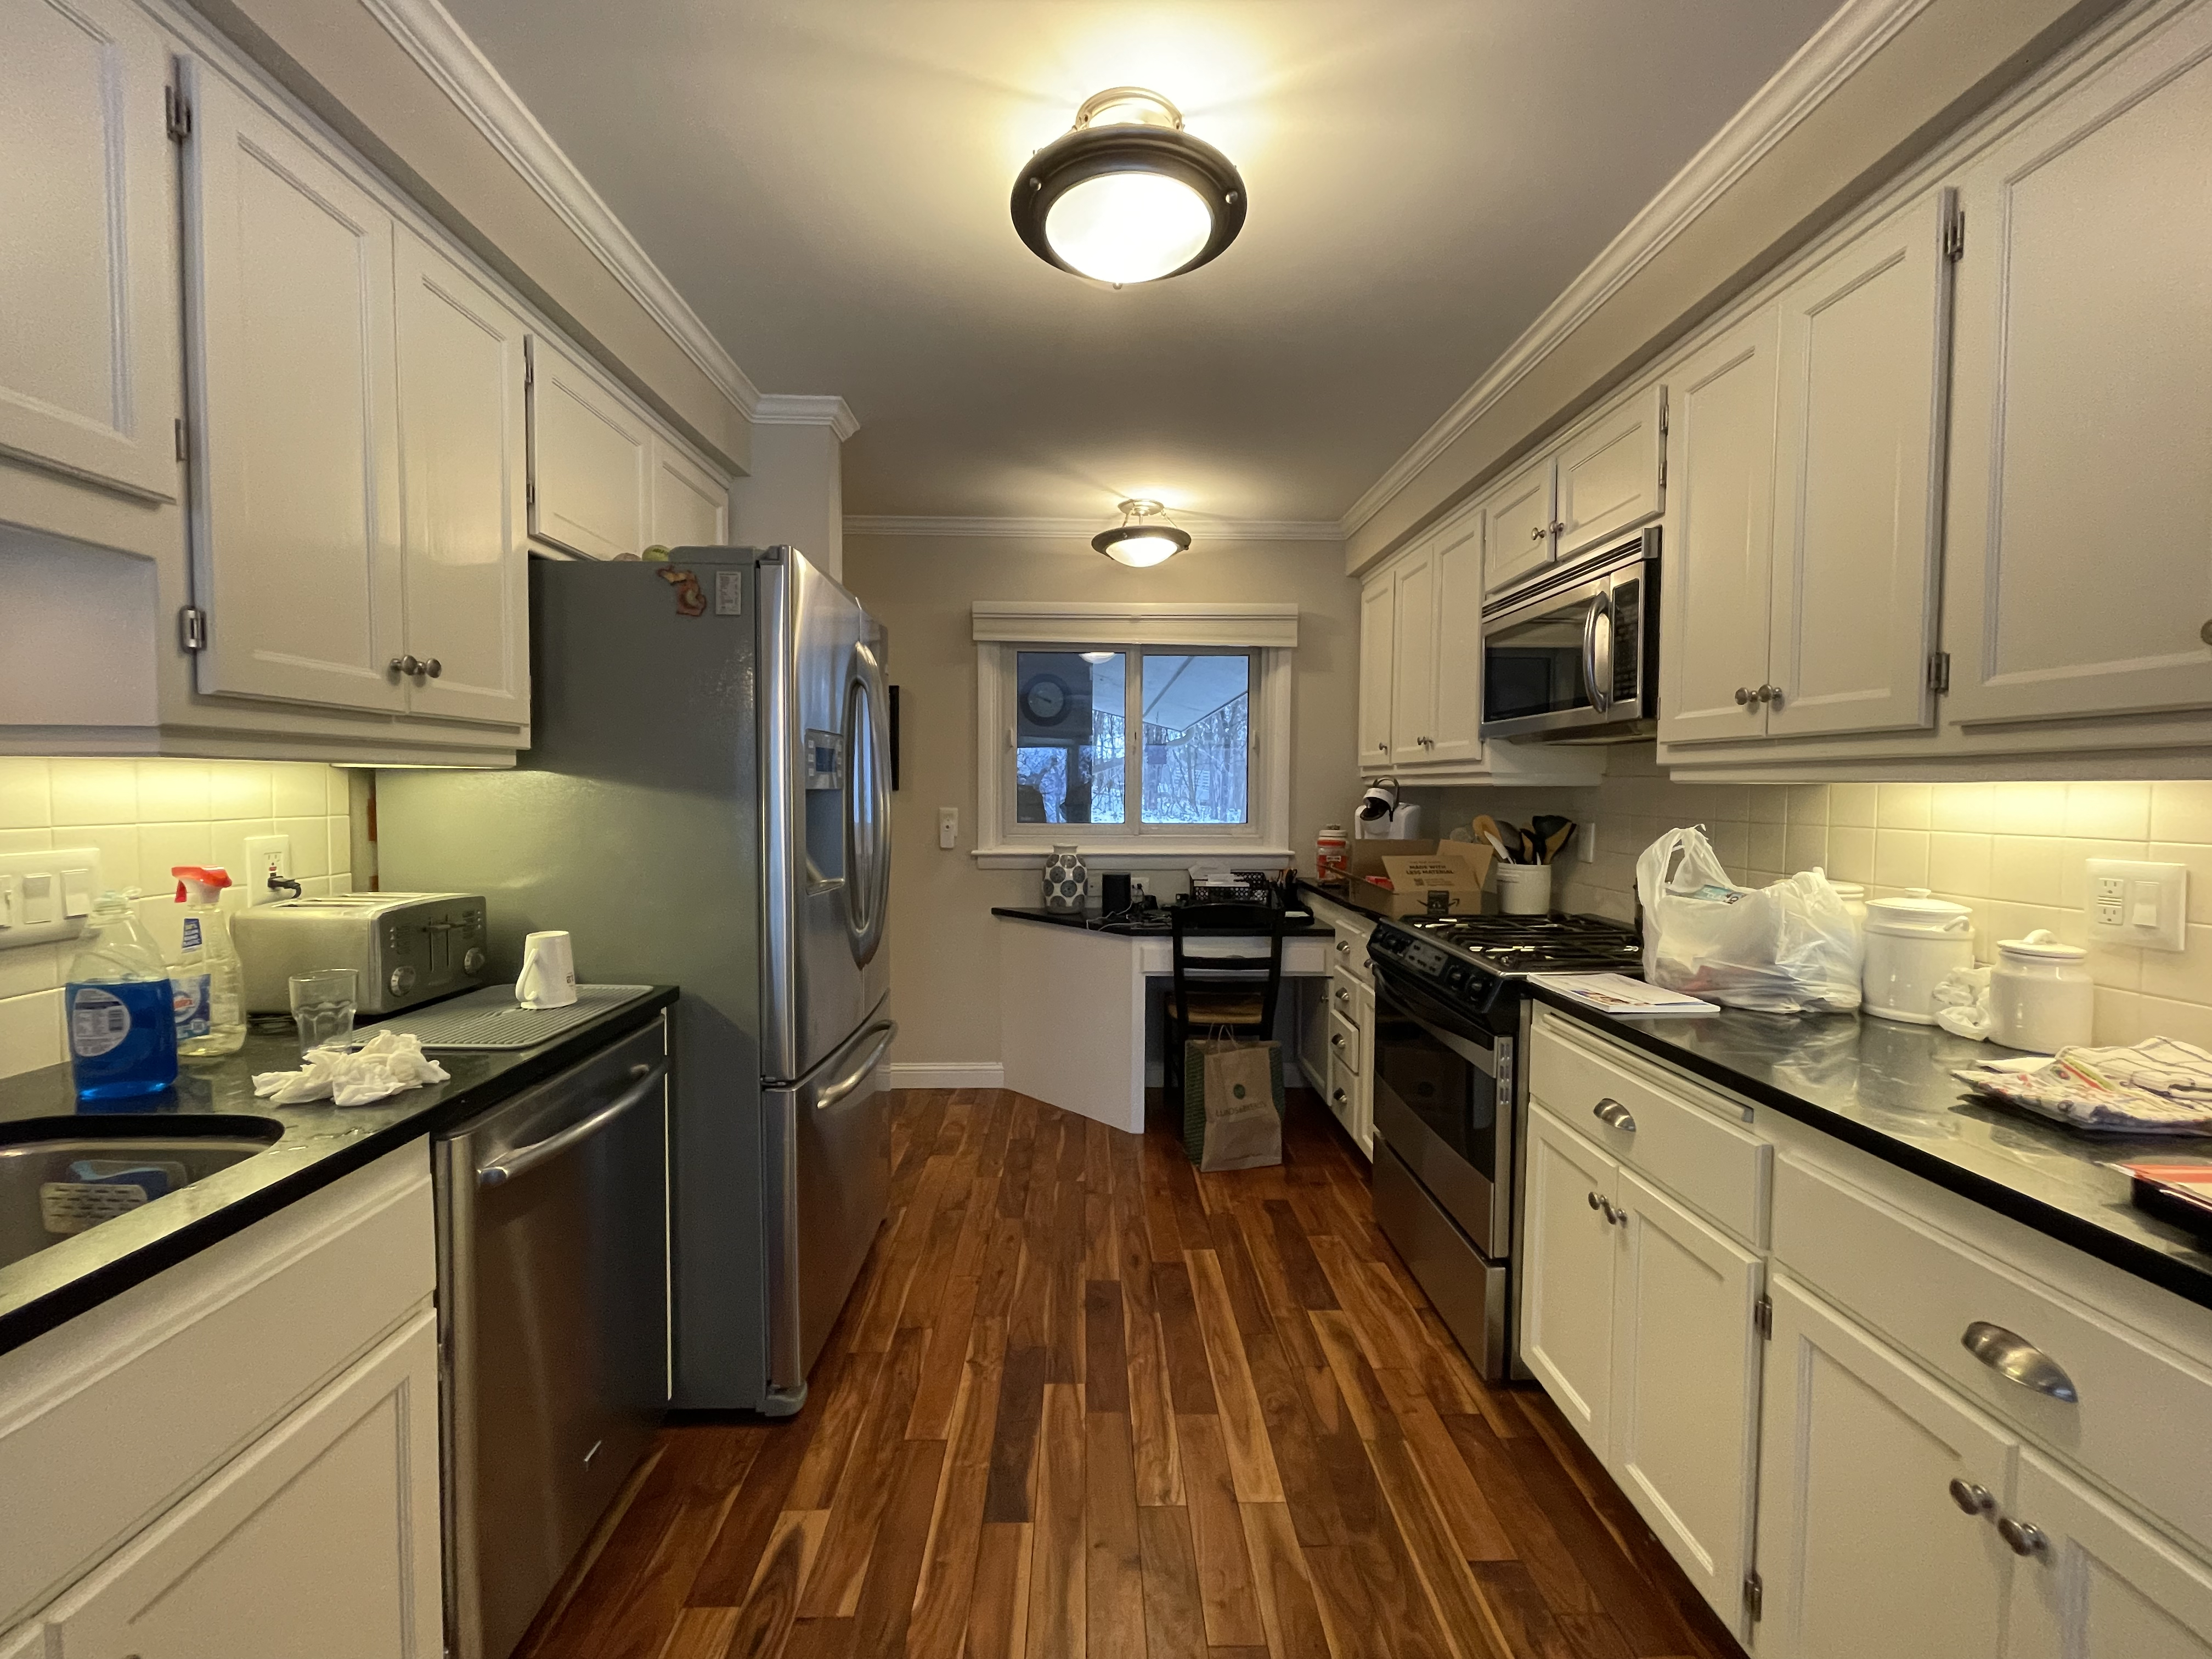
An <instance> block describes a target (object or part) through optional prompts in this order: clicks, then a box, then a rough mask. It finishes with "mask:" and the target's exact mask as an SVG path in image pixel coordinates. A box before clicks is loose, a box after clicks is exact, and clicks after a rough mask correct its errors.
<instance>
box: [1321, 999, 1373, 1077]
mask: <svg viewBox="0 0 2212 1659" xmlns="http://www.w3.org/2000/svg"><path fill="white" fill-rule="evenodd" d="M1364 1046H1365V1045H1364V1044H1363V1043H1362V1042H1360V1040H1359V1027H1358V1025H1356V1024H1353V1023H1352V1021H1351V1020H1348V1019H1346V1018H1345V1017H1344V1016H1343V1015H1341V1014H1339V1013H1336V1012H1331V1013H1330V1014H1329V1017H1328V1047H1329V1052H1330V1053H1331V1054H1334V1055H1335V1056H1336V1058H1337V1060H1338V1061H1339V1062H1340V1064H1342V1065H1343V1066H1345V1067H1346V1069H1347V1070H1349V1071H1351V1072H1353V1073H1362V1072H1364V1071H1365V1070H1366V1069H1367V1056H1366V1055H1365V1054H1364V1053H1363V1052H1361V1051H1362V1049H1363V1048H1364Z"/></svg>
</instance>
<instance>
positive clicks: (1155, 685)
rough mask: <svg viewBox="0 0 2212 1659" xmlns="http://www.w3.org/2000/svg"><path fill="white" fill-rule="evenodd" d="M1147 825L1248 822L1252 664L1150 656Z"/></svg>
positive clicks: (1146, 666) (1145, 667)
mask: <svg viewBox="0 0 2212 1659" xmlns="http://www.w3.org/2000/svg"><path fill="white" fill-rule="evenodd" d="M1143 675H1144V679H1143V686H1142V690H1143V696H1144V709H1145V768H1144V771H1145V784H1144V787H1145V815H1144V820H1143V821H1144V822H1145V823H1244V822H1245V820H1246V817H1247V807H1246V801H1247V799H1248V797H1249V793H1250V782H1251V726H1252V712H1251V711H1252V659H1251V658H1250V657H1249V656H1213V655H1203V656H1201V655H1189V656H1181V655H1174V656H1170V655H1165V654H1163V653H1157V652H1151V651H1148V652H1146V653H1145V656H1144V665H1143Z"/></svg>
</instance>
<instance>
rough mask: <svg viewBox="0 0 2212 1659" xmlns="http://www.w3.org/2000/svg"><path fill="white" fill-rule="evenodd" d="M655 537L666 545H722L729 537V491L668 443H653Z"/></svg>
mask: <svg viewBox="0 0 2212 1659" xmlns="http://www.w3.org/2000/svg"><path fill="white" fill-rule="evenodd" d="M729 539H730V492H729V491H728V490H727V489H725V488H724V487H723V486H722V485H721V484H720V483H718V482H717V481H716V480H715V478H714V476H713V475H712V474H711V473H709V472H708V471H706V470H705V469H704V468H702V467H700V466H698V465H695V464H694V463H693V462H692V461H691V460H690V459H689V458H688V457H686V456H684V454H682V453H679V452H678V451H677V450H676V449H675V448H673V447H671V446H670V445H668V444H665V443H662V442H660V441H659V440H658V439H656V440H655V441H654V442H653V540H654V541H655V542H658V543H659V544H660V545H661V546H663V547H721V546H724V545H726V544H727V543H728V541H729Z"/></svg>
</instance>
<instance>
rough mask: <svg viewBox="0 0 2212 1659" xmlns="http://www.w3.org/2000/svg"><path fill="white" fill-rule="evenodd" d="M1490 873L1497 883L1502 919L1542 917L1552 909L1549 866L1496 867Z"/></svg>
mask: <svg viewBox="0 0 2212 1659" xmlns="http://www.w3.org/2000/svg"><path fill="white" fill-rule="evenodd" d="M1490 873H1491V875H1492V878H1495V879H1496V881H1497V883H1498V914H1499V915H1508V916H1541V915H1545V914H1546V913H1547V911H1549V910H1550V909H1551V908H1552V866H1550V865H1548V864H1493V865H1492V866H1490Z"/></svg>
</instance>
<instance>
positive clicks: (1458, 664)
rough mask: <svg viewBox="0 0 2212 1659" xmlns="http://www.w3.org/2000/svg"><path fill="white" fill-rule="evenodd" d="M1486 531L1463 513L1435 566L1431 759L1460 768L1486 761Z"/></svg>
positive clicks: (1439, 545)
mask: <svg viewBox="0 0 2212 1659" xmlns="http://www.w3.org/2000/svg"><path fill="white" fill-rule="evenodd" d="M1482 526H1483V517H1482V514H1481V513H1480V512H1473V513H1462V515H1461V516H1460V517H1458V518H1456V519H1455V520H1452V521H1451V522H1450V523H1449V524H1448V525H1446V526H1444V528H1443V531H1442V532H1439V533H1438V535H1437V539H1436V543H1435V551H1434V553H1433V555H1432V556H1431V557H1432V562H1433V564H1434V568H1435V575H1434V576H1433V578H1432V579H1431V580H1432V581H1433V584H1434V586H1433V593H1434V598H1435V608H1436V629H1437V642H1436V647H1435V667H1434V668H1433V669H1432V670H1431V681H1432V683H1433V684H1434V685H1435V688H1436V690H1435V702H1434V705H1433V709H1432V712H1431V714H1430V717H1429V720H1428V732H1427V735H1428V736H1429V737H1430V738H1431V743H1430V744H1429V750H1428V757H1429V758H1430V759H1431V760H1432V761H1449V762H1458V763H1462V764H1464V763H1470V762H1474V761H1478V760H1480V759H1481V758H1482V732H1481V726H1482V591H1483V590H1482V545H1483V544H1482Z"/></svg>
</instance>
